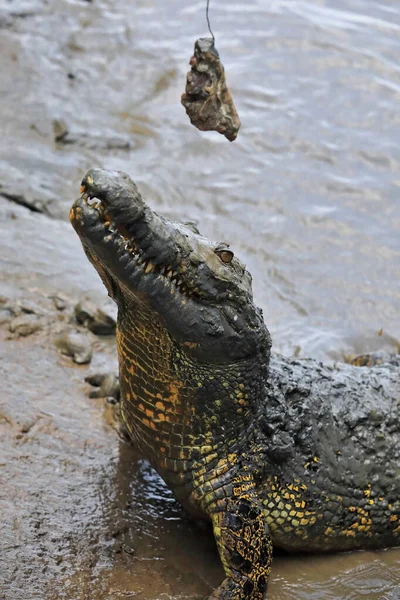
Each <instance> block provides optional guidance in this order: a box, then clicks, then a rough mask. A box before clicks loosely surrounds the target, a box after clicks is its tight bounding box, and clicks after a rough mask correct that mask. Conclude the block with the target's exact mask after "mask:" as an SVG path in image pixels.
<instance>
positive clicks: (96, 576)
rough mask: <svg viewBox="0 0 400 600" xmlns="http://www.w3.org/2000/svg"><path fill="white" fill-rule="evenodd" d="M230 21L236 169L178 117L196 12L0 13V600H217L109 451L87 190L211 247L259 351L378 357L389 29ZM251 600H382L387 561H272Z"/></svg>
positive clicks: (313, 19)
mask: <svg viewBox="0 0 400 600" xmlns="http://www.w3.org/2000/svg"><path fill="white" fill-rule="evenodd" d="M229 6H230V10H229V11H227V10H226V5H225V4H224V3H223V2H220V3H217V2H215V3H214V6H213V11H214V12H213V19H214V21H213V26H214V28H215V29H216V33H217V42H218V48H219V51H220V54H221V58H222V59H223V61H224V64H225V68H226V70H227V73H229V84H230V88H231V89H232V93H233V94H234V97H235V102H236V103H237V106H238V110H239V112H240V115H241V119H242V128H241V132H240V138H238V140H237V141H236V142H235V144H234V145H232V144H228V142H226V140H224V139H222V137H221V136H218V134H216V133H214V134H213V133H207V134H205V133H199V132H197V131H196V130H195V129H194V128H193V127H191V125H190V124H189V123H188V120H187V117H186V115H185V113H184V110H183V109H182V107H181V106H180V102H179V98H180V93H181V90H182V85H183V84H184V81H185V73H186V70H187V64H186V63H187V56H188V52H190V51H191V49H192V45H193V41H194V40H195V39H197V38H198V37H199V35H202V34H204V33H206V30H205V23H204V30H203V29H202V20H203V17H204V13H203V8H204V7H203V6H202V3H188V2H184V1H183V0H182V1H181V0H178V2H176V3H174V6H173V7H172V4H170V3H165V2H161V0H160V1H159V0H156V1H155V2H148V1H147V0H135V2H133V3H123V2H120V3H118V2H114V1H111V0H93V1H92V2H88V1H84V0H82V1H80V0H54V1H53V2H51V3H49V2H46V1H45V0H20V1H17V0H9V1H7V2H4V3H2V4H1V5H0V94H1V97H2V102H1V110H0V130H1V143H0V214H1V219H0V377H1V391H0V525H1V536H0V598H2V599H5V600H102V599H104V600H105V599H108V600H114V599H115V600H116V599H118V598H136V597H137V598H140V599H144V600H156V599H160V600H162V599H169V598H176V599H179V598H193V599H195V598H196V599H197V598H199V599H200V598H205V597H207V595H208V594H209V593H210V592H211V590H212V589H213V587H215V586H216V585H217V584H218V583H219V582H220V580H221V578H222V569H221V566H220V562H219V558H218V556H217V552H216V549H215V544H214V542H213V539H212V536H211V533H210V530H209V528H208V526H206V525H201V524H197V523H195V522H193V521H192V520H191V519H190V518H189V517H188V516H187V515H186V514H185V512H184V511H183V509H182V508H181V507H180V506H179V505H178V504H177V503H176V502H175V500H174V498H173V497H172V496H171V494H170V492H169V491H168V490H167V489H166V488H165V486H164V485H163V483H162V482H161V481H160V479H159V478H158V476H157V475H156V474H155V473H154V472H153V471H152V470H151V469H150V468H149V466H148V465H147V463H146V461H145V460H143V458H142V457H140V456H138V455H137V453H136V451H135V449H134V448H132V446H131V445H129V444H127V443H126V442H125V441H124V440H123V439H122V438H121V432H119V431H118V426H117V422H116V418H115V410H116V409H115V403H114V399H115V395H116V393H117V392H116V391H115V390H116V388H115V380H114V379H113V377H114V375H115V373H116V372H117V360H116V353H115V344H114V339H113V329H114V326H115V309H114V307H113V306H112V305H111V304H110V302H109V300H108V299H107V296H106V293H105V291H104V288H103V286H102V284H101V282H100V281H99V280H98V277H97V275H96V274H95V272H94V270H93V269H92V267H91V266H90V265H89V263H88V262H87V260H86V258H85V256H84V254H83V252H82V249H81V247H80V243H79V240H78V239H77V236H76V235H75V233H74V232H73V231H72V228H71V227H70V225H69V223H68V222H67V216H68V209H69V206H70V204H71V202H72V200H73V199H74V198H75V197H76V195H77V194H78V190H79V182H80V179H81V178H82V176H83V175H84V173H85V172H86V170H87V169H89V168H91V167H93V166H104V167H107V168H118V169H123V170H125V171H127V172H129V173H130V174H131V175H132V176H133V177H134V178H135V179H136V181H137V182H138V184H139V186H140V189H141V190H142V192H143V194H144V195H145V196H146V199H147V200H148V201H149V202H150V203H151V204H152V206H154V207H155V208H156V209H157V210H159V211H160V212H165V213H166V214H167V215H168V216H172V217H177V218H180V219H182V220H188V219H191V220H197V221H198V222H199V223H200V228H201V230H202V231H203V232H204V233H206V234H207V235H209V236H210V237H212V238H216V239H226V240H228V241H231V242H232V246H233V247H234V250H235V252H237V253H238V254H240V255H241V257H243V258H244V260H245V261H246V262H247V265H248V267H249V269H250V271H251V272H252V274H253V278H254V289H255V296H256V299H257V302H258V303H259V305H260V306H262V308H263V309H264V314H265V318H266V321H267V324H268V326H269V327H270V329H271V332H272V334H273V341H274V347H275V349H277V350H280V351H283V352H285V353H286V354H295V355H301V356H307V355H309V356H314V357H316V358H320V359H324V360H329V359H332V358H333V359H340V360H342V359H344V358H346V357H347V356H352V355H355V354H358V353H362V352H368V351H374V350H378V349H381V348H382V349H384V350H386V351H395V350H397V349H398V347H399V342H400V318H399V305H400V289H399V284H398V282H399V279H400V267H399V265H400V243H399V239H400V238H399V231H400V204H399V200H398V197H399V172H400V153H399V145H398V139H399V134H400V129H399V111H398V106H399V99H400V71H399V67H398V56H399V52H400V47H399V46H400V45H399V33H400V12H399V9H398V8H397V7H395V6H394V5H393V4H392V3H391V2H381V3H379V4H378V3H375V2H369V1H368V2H367V0H362V1H361V2H358V3H357V4H356V5H353V3H351V2H346V1H345V0H341V1H340V2H335V3H333V2H329V1H328V2H326V3H324V4H321V3H319V2H316V1H315V2H314V1H313V0H310V1H309V2H304V3H291V2H284V1H282V2H272V3H270V5H269V6H268V7H267V3H261V2H256V1H254V2H253V1H252V2H250V3H246V4H242V3H240V2H239V3H236V4H234V5H233V6H232V5H231V4H230V5H229ZM233 33H234V35H233ZM210 157H212V160H210ZM82 356H83V359H84V360H82ZM99 373H102V374H104V373H106V374H109V375H108V378H107V379H106V380H105V381H103V380H102V381H101V382H100V381H99V380H98V378H97V379H96V376H97V375H98V374H99ZM93 377H94V379H93ZM87 378H89V379H88V380H87ZM93 381H94V382H96V381H97V382H98V383H100V384H101V385H100V387H93V386H92V385H91V384H90V383H89V382H92V383H93ZM99 390H100V391H99ZM103 394H104V396H105V397H104V398H103V397H102V395H103ZM270 597H271V598H274V599H275V600H290V599H292V598H297V599H300V600H302V599H304V600H306V599H309V598H313V599H315V600H325V599H326V600H328V599H329V600H362V599H364V598H368V600H398V599H399V598H400V550H398V549H392V550H389V551H382V552H376V553H366V552H357V553H350V554H341V555H332V556H318V557H315V556H285V555H282V554H278V555H277V556H276V557H275V562H274V568H273V577H272V581H271V584H270Z"/></svg>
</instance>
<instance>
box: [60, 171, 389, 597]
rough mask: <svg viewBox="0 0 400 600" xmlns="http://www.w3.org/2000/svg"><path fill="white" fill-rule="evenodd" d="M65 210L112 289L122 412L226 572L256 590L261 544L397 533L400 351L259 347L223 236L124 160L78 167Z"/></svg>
mask: <svg viewBox="0 0 400 600" xmlns="http://www.w3.org/2000/svg"><path fill="white" fill-rule="evenodd" d="M81 193H82V196H81V197H80V198H79V199H78V200H77V201H76V202H75V203H74V205H73V207H72V208H71V213H70V219H71V222H72V224H73V226H74V228H75V230H76V231H77V233H78V234H79V236H80V239H81V242H82V245H83V248H84V250H85V252H86V255H87V257H88V258H89V260H90V261H91V262H92V264H93V265H94V267H95V268H96V270H97V271H98V273H99V275H100V277H101V278H102V280H103V282H104V284H105V286H106V288H107V290H108V293H109V295H110V296H111V297H112V298H113V299H114V300H115V302H116V303H117V305H118V327H117V346H118V354H119V365H120V381H121V414H122V418H123V421H124V423H125V426H126V428H127V429H128V431H129V433H130V436H131V437H132V440H133V441H134V442H135V443H136V444H137V446H139V448H140V449H141V450H142V452H143V453H144V455H145V456H146V457H147V458H148V459H149V461H150V462H151V464H152V465H153V466H154V467H155V469H156V470H157V471H158V472H159V474H160V475H161V476H162V477H163V479H164V480H165V481H166V482H167V484H168V485H169V486H170V488H171V489H172V490H173V492H174V493H175V495H176V497H177V498H178V499H179V501H180V502H181V503H182V504H183V505H184V506H185V507H186V508H187V510H188V511H190V512H191V513H192V514H193V515H195V516H196V517H200V518H208V519H210V520H211V521H212V524H213V529H214V534H215V539H216V542H217V545H218V549H219V553H220V557H221V560H222V563H223V567H224V570H225V573H226V579H225V580H224V581H223V582H222V584H221V585H220V587H219V588H218V589H217V590H216V591H214V593H213V594H212V595H211V597H210V598H211V599H217V598H220V599H223V600H242V599H243V600H244V599H247V600H261V599H263V598H264V597H265V596H266V590H267V583H268V578H269V575H270V569H271V557H272V547H273V545H274V546H277V547H281V548H284V549H287V550H294V551H296V550H304V551H309V552H327V551H338V550H350V549H357V548H382V547H386V546H394V545H400V377H399V375H400V360H399V359H398V358H393V359H392V360H391V361H389V362H388V363H387V364H381V365H378V366H374V367H371V368H368V367H357V366H352V365H347V364H334V365H323V364H321V363H319V362H317V361H315V360H302V359H292V358H285V357H282V356H277V355H271V353H270V349H271V339H270V334H269V332H268V329H267V327H266V325H265V324H264V321H263V317H262V313H261V311H260V310H259V309H258V308H257V307H256V306H255V305H254V303H253V297H252V291H251V276H250V274H249V273H248V272H247V271H246V269H245V267H244V265H243V264H242V263H241V262H240V260H238V259H237V258H236V257H235V256H234V254H233V252H232V250H231V249H230V248H229V246H228V245H227V244H226V243H213V242H210V241H209V240H208V239H206V238H205V237H203V236H201V235H200V234H199V232H198V230H197V228H196V227H195V226H194V225H193V224H191V223H174V222H171V221H170V220H168V219H167V218H164V217H162V216H160V215H158V214H157V213H155V212H153V211H152V210H151V208H150V207H149V206H147V205H146V204H145V202H144V201H143V199H142V197H141V195H140V193H139V191H138V189H137V187H136V185H135V184H134V183H133V182H132V181H131V180H130V179H129V177H128V176H127V175H125V174H124V173H121V172H108V171H104V170H101V169H94V170H92V171H89V173H88V174H87V175H86V176H85V178H84V179H83V181H82V188H81Z"/></svg>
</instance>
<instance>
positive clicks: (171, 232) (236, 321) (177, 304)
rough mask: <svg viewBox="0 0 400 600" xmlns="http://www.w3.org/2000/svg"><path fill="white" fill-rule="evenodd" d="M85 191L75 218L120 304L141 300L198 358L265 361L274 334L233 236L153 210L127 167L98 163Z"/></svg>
mask: <svg viewBox="0 0 400 600" xmlns="http://www.w3.org/2000/svg"><path fill="white" fill-rule="evenodd" d="M81 192H82V195H81V197H80V198H79V199H78V200H77V201H76V202H75V203H74V205H73V207H72V208H71V213H70V219H71V222H72V225H73V227H74V228H75V230H76V231H77V233H78V235H79V236H80V239H81V242H82V245H83V247H84V250H85V252H86V254H87V256H88V258H89V260H90V261H91V262H92V263H93V265H94V266H95V268H96V269H97V271H98V273H99V274H100V276H101V278H102V280H103V282H104V284H105V285H106V287H107V290H108V292H109V295H110V296H111V297H112V298H113V299H114V300H115V301H116V303H117V305H118V307H119V309H120V312H122V313H124V311H125V312H126V311H127V310H131V311H132V310H134V308H133V307H135V306H140V307H141V308H142V310H141V314H142V315H143V314H146V315H147V317H146V318H147V319H149V318H150V316H151V320H152V321H154V320H158V321H159V323H160V326H161V327H162V328H163V329H164V330H165V334H166V336H167V337H169V339H170V340H171V343H172V342H173V343H174V344H177V345H178V346H179V347H181V348H182V349H183V350H185V352H186V353H187V354H188V355H190V356H191V357H193V358H195V359H196V360H200V361H204V362H207V363H216V364H225V363H229V362H232V361H238V360H240V359H245V358H249V357H252V356H256V355H259V357H260V358H262V360H261V363H262V364H264V365H267V364H268V358H269V350H270V336H269V333H268V330H267V328H266V327H265V324H264V322H263V319H262V314H261V311H260V310H259V309H258V308H256V307H255V305H254V303H253V296H252V290H251V276H250V274H249V273H248V271H247V270H246V269H245V267H244V265H243V263H242V262H241V261H240V260H239V259H238V258H236V257H235V256H234V254H233V252H232V250H231V249H230V248H229V246H228V244H226V243H222V242H220V243H215V242H211V241H209V240H208V239H207V238H205V237H203V236H202V235H200V233H199V231H198V230H197V228H196V227H195V226H194V225H193V224H191V223H175V222H172V221H170V220H169V219H167V218H165V217H162V216H160V215H158V214H157V213H155V212H154V211H152V210H151V208H150V207H149V206H148V205H147V204H146V203H145V202H144V201H143V199H142V196H141V194H140V192H139V191H138V189H137V187H136V185H135V184H134V183H133V181H132V180H131V179H130V178H129V177H128V176H127V175H126V174H124V173H122V172H116V171H105V170H102V169H93V170H91V171H89V172H88V173H87V175H86V176H85V177H84V179H83V181H82V188H81ZM144 320H146V319H144Z"/></svg>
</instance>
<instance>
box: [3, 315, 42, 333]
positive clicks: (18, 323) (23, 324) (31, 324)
mask: <svg viewBox="0 0 400 600" xmlns="http://www.w3.org/2000/svg"><path fill="white" fill-rule="evenodd" d="M41 327H42V323H41V321H40V319H39V318H38V317H37V316H36V315H33V314H24V315H21V316H20V317H16V318H15V319H13V320H12V321H11V323H10V325H9V330H10V331H11V333H16V334H17V335H19V336H22V337H27V336H28V335H31V334H32V333H35V332H36V331H38V330H39V329H41Z"/></svg>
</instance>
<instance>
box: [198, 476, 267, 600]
mask: <svg viewBox="0 0 400 600" xmlns="http://www.w3.org/2000/svg"><path fill="white" fill-rule="evenodd" d="M245 479H246V480H245V481H243V479H242V478H241V479H240V480H239V479H237V480H236V481H234V483H233V497H231V498H229V499H228V500H227V501H226V502H225V503H224V504H225V506H224V507H223V508H222V507H221V505H219V507H218V506H216V507H215V508H214V510H215V509H216V512H213V513H212V514H211V518H212V523H213V527H214V535H215V539H216V542H217V546H218V550H219V554H220V557H221V561H222V564H223V566H224V570H225V574H226V576H227V577H226V579H225V580H224V581H223V582H222V584H221V585H220V586H219V588H218V589H216V590H215V591H214V592H213V593H212V594H211V596H210V598H209V600H263V599H264V598H265V597H266V592H267V584H268V578H269V575H270V571H271V562H272V542H271V538H270V535H269V531H268V527H267V524H266V522H265V517H264V514H263V512H262V508H261V506H260V504H259V501H258V498H257V495H256V492H255V488H254V482H253V481H252V480H247V477H246V476H245ZM218 508H219V509H218ZM221 508H222V510H221Z"/></svg>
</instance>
